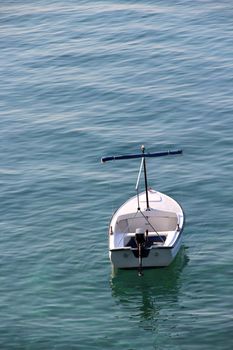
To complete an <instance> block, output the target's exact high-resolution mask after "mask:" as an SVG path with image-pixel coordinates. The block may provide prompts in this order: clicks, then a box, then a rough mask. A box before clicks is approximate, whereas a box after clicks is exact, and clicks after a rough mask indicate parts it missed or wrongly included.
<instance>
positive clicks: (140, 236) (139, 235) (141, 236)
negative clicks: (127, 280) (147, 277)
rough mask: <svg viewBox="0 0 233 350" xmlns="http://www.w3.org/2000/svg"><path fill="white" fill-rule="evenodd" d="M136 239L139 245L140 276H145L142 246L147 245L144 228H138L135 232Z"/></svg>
mask: <svg viewBox="0 0 233 350" xmlns="http://www.w3.org/2000/svg"><path fill="white" fill-rule="evenodd" d="M135 240H136V243H137V246H138V261H139V266H138V276H143V272H142V248H143V247H144V246H145V242H146V240H145V235H144V230H143V229H142V228H137V229H136V232H135Z"/></svg>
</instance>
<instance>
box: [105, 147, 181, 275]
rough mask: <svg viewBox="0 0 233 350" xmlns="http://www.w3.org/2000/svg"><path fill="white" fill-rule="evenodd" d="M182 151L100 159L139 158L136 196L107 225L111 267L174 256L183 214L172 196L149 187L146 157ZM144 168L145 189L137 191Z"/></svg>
mask: <svg viewBox="0 0 233 350" xmlns="http://www.w3.org/2000/svg"><path fill="white" fill-rule="evenodd" d="M181 153H182V151H181V150H178V151H168V152H157V153H145V148H144V146H142V153H141V154H134V155H125V156H116V157H105V158H102V162H107V161H110V160H119V159H133V158H142V160H141V166H140V170H139V174H138V179H137V185H136V191H137V195H136V196H134V197H132V198H130V199H129V200H127V201H126V202H125V203H124V204H123V205H122V206H121V207H120V208H119V209H118V210H117V211H116V212H115V213H114V214H113V216H112V219H111V221H110V224H109V257H110V260H111V262H112V264H113V267H114V268H124V269H126V268H138V271H139V275H142V268H143V267H162V266H168V265H169V264H170V263H171V262H172V261H173V260H174V258H175V256H176V255H177V253H178V251H179V249H180V247H181V241H182V231H183V227H184V213H183V210H182V208H181V206H180V205H179V204H178V203H177V202H176V201H175V200H174V199H172V198H171V197H169V196H167V195H165V194H163V193H161V192H157V191H155V190H153V189H151V188H148V183H147V173H146V158H147V157H161V156H165V155H175V154H181ZM142 169H143V170H144V180H145V191H144V192H142V193H139V192H138V188H139V182H140V177H141V173H142Z"/></svg>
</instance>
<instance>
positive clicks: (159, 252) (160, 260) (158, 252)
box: [109, 234, 182, 269]
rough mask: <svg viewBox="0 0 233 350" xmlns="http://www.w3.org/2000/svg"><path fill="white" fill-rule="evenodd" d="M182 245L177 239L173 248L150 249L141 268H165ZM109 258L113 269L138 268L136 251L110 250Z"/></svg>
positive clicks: (126, 248)
mask: <svg viewBox="0 0 233 350" xmlns="http://www.w3.org/2000/svg"><path fill="white" fill-rule="evenodd" d="M181 243H182V237H181V234H180V237H179V239H178V240H177V242H176V244H175V245H174V246H173V247H151V248H150V249H148V252H147V254H145V257H143V259H142V266H143V268H145V267H165V266H168V265H170V264H171V262H172V261H173V260H174V259H175V257H176V255H177V253H178V251H179V249H180V247H181ZM109 258H110V261H111V263H112V265H113V267H114V268H120V269H132V268H137V267H138V266H139V259H138V254H137V249H131V248H129V247H125V248H121V249H112V250H110V251H109Z"/></svg>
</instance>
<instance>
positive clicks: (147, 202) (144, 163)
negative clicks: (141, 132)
mask: <svg viewBox="0 0 233 350" xmlns="http://www.w3.org/2000/svg"><path fill="white" fill-rule="evenodd" d="M141 150H142V153H143V154H144V153H145V146H144V145H142V146H141ZM143 170H144V179H145V191H146V210H150V205H149V196H148V183H147V172H146V158H145V157H143Z"/></svg>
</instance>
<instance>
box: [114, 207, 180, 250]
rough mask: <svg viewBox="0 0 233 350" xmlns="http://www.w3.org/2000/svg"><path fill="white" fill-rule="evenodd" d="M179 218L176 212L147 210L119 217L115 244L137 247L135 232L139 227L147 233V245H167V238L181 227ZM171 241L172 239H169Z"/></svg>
mask: <svg viewBox="0 0 233 350" xmlns="http://www.w3.org/2000/svg"><path fill="white" fill-rule="evenodd" d="M178 225H179V219H178V217H177V215H176V213H174V212H168V211H145V212H137V213H136V214H135V213H133V214H125V215H121V216H119V217H118V220H117V222H116V225H115V228H114V229H113V232H115V246H117V247H131V248H136V247H137V243H136V240H135V233H136V231H137V229H138V228H140V230H141V232H143V233H145V246H146V247H148V248H150V247H152V246H153V245H164V244H165V242H166V245H167V244H168V243H169V242H168V240H167V238H168V237H169V236H171V235H173V233H174V232H176V231H177V228H178V227H179V226H178ZM169 241H170V239H169Z"/></svg>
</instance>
